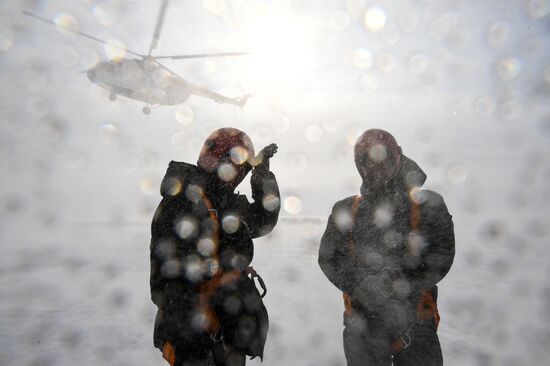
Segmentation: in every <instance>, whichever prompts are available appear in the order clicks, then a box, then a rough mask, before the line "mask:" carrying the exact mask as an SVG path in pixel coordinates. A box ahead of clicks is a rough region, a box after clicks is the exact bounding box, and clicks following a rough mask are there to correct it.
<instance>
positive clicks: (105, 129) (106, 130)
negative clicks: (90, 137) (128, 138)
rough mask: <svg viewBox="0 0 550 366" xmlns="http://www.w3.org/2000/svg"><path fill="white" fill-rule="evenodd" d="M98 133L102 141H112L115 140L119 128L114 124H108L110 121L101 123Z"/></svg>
mask: <svg viewBox="0 0 550 366" xmlns="http://www.w3.org/2000/svg"><path fill="white" fill-rule="evenodd" d="M99 133H100V136H101V138H102V139H103V140H104V141H109V142H110V141H113V140H116V139H117V138H118V137H119V135H120V131H119V129H118V128H117V127H116V126H115V125H113V124H110V123H106V124H104V125H102V126H101V127H100V128H99Z"/></svg>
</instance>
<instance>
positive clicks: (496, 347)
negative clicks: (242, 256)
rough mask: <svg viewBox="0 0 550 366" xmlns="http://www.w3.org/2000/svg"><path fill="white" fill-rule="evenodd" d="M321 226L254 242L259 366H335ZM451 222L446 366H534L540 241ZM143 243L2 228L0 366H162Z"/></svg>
mask: <svg viewBox="0 0 550 366" xmlns="http://www.w3.org/2000/svg"><path fill="white" fill-rule="evenodd" d="M324 224H325V221H324V220H322V219H318V218H312V219H301V220H300V219H295V218H289V217H284V218H282V219H281V222H280V223H279V225H278V226H277V227H276V229H275V230H274V232H273V233H272V234H270V235H269V236H268V237H265V238H262V239H259V240H257V241H256V257H255V259H254V261H253V264H254V267H255V268H256V270H257V271H258V272H259V273H260V274H261V275H262V277H263V278H264V280H265V282H266V283H267V286H268V295H267V297H266V298H265V303H266V306H267V308H268V310H269V314H270V321H271V325H270V331H269V335H268V342H267V346H266V352H265V358H264V364H265V365H266V366H268V365H297V366H299V365H304V366H309V365H330V366H332V365H334V366H336V365H344V364H345V359H344V354H343V348H342V330H343V326H342V310H343V305H342V301H341V294H340V293H339V292H338V290H337V289H336V288H334V287H332V285H331V284H330V283H329V282H328V281H327V280H326V279H325V277H324V275H323V274H322V272H321V271H320V269H319V267H318V265H317V251H318V247H319V239H320V235H321V234H322V231H323V230H324ZM455 225H456V229H457V256H456V260H455V263H454V266H453V268H452V270H451V272H450V273H449V275H448V276H447V277H446V278H445V279H444V280H443V281H442V282H441V284H440V300H439V307H440V313H441V316H442V322H441V326H440V331H439V336H440V340H441V343H442V348H443V352H444V357H445V361H446V365H450V366H459V365H520V364H524V365H526V364H544V362H545V359H546V358H547V346H548V342H549V340H550V333H549V331H548V327H546V325H547V324H548V306H549V305H550V298H549V293H548V289H547V287H543V286H541V285H542V284H541V283H540V282H541V281H543V282H544V281H547V278H548V274H549V272H548V266H547V264H546V263H545V262H546V261H547V259H548V258H547V257H548V256H547V253H548V250H547V248H546V247H545V245H546V244H547V243H546V241H545V240H544V239H543V238H537V237H536V236H535V237H533V238H530V239H529V241H528V242H523V243H520V242H517V241H515V240H512V238H506V239H505V238H503V237H500V235H501V234H502V233H500V232H499V231H498V230H496V229H495V231H494V232H491V233H489V234H488V235H489V237H487V238H486V240H485V241H481V240H480V239H476V238H477V237H478V234H477V233H475V232H473V229H472V228H475V227H476V225H474V224H473V223H472V222H471V221H469V220H467V219H455ZM15 229H18V230H15ZM539 229H540V230H544V228H539ZM4 230H5V229H4ZM535 235H536V234H535ZM31 238H33V240H30V239H31ZM148 240H149V227H148V225H147V224H146V223H145V224H56V225H53V226H46V227H35V228H28V227H18V226H17V225H16V226H15V227H12V228H11V230H9V231H8V233H6V231H4V234H3V236H2V243H3V244H4V245H3V248H2V252H3V253H2V257H1V259H0V268H1V272H0V273H1V276H0V295H1V299H2V301H1V302H0V304H1V305H0V322H1V324H2V327H1V328H0V349H1V353H0V354H1V357H0V364H2V365H3V366H19V365H33V366H34V365H36V366H38V365H42V366H44V365H46V366H47V365H70V364H78V365H83V366H84V365H128V364H133V365H162V364H164V361H163V360H162V359H161V355H160V352H158V351H157V350H156V349H155V348H153V346H152V326H153V320H154V314H155V307H154V305H153V304H152V303H151V302H150V300H149V286H148V278H149V272H148V271H149V263H148V261H149V259H148V255H149V252H148V245H149V243H148ZM510 253H514V257H513V258H511V257H510ZM546 286H548V284H547V283H546ZM545 288H546V290H544V289H545ZM250 364H259V361H256V360H254V361H252V362H250Z"/></svg>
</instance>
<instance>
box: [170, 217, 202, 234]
mask: <svg viewBox="0 0 550 366" xmlns="http://www.w3.org/2000/svg"><path fill="white" fill-rule="evenodd" d="M175 229H176V233H177V234H178V236H179V237H180V238H182V239H189V238H192V237H194V236H195V235H196V234H197V231H198V227H197V223H196V221H195V220H194V219H193V218H192V217H183V218H181V219H179V220H176V223H175Z"/></svg>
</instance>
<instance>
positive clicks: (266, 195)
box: [250, 169, 281, 238]
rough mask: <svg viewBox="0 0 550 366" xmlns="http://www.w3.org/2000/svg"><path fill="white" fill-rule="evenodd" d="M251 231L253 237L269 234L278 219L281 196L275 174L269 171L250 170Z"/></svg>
mask: <svg viewBox="0 0 550 366" xmlns="http://www.w3.org/2000/svg"><path fill="white" fill-rule="evenodd" d="M250 184H251V186H252V200H253V202H252V204H251V205H250V208H251V216H252V220H251V224H252V225H251V226H252V227H251V228H250V229H251V233H252V237H253V238H257V237H260V236H264V235H267V234H269V233H270V232H271V231H272V230H273V228H274V227H275V225H276V224H277V220H278V219H279V211H280V209H281V197H280V194H279V186H278V185H277V180H276V179H275V175H274V174H273V173H272V172H270V171H261V170H258V169H254V170H252V177H251V178H250Z"/></svg>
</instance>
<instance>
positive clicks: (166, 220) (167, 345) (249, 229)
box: [150, 128, 280, 366]
mask: <svg viewBox="0 0 550 366" xmlns="http://www.w3.org/2000/svg"><path fill="white" fill-rule="evenodd" d="M276 151H277V145H275V144H271V145H269V146H267V147H265V148H264V149H263V150H262V151H261V152H260V153H259V154H258V156H255V153H254V147H253V145H252V141H251V140H250V138H249V137H248V136H247V135H246V134H245V133H244V132H242V131H240V130H237V129H234V128H223V129H219V130H217V131H215V132H214V133H212V134H211V135H210V136H209V137H208V139H207V140H206V142H205V143H204V146H203V148H202V150H201V153H200V156H199V159H198V162H197V165H196V166H195V165H192V164H188V163H183V162H175V161H172V162H170V164H169V166H168V170H167V172H166V175H165V177H164V179H163V181H162V184H161V195H162V197H163V198H162V201H161V202H160V204H159V206H158V208H157V210H156V212H155V215H154V218H153V222H152V225H151V233H152V239H151V248H150V251H151V276H150V286H151V298H152V301H153V302H154V303H155V304H156V305H157V307H158V312H157V317H156V321H155V331H154V344H155V346H156V347H157V348H159V349H160V350H161V351H162V352H163V357H164V358H165V359H166V360H167V361H168V362H169V363H170V364H171V365H178V366H180V365H207V364H212V362H214V363H215V364H216V365H231V366H233V365H244V364H245V356H246V354H248V355H251V356H259V357H263V347H264V343H265V337H266V335H267V326H268V323H267V322H268V320H267V312H266V311H265V307H264V306H263V303H262V301H261V297H260V295H259V292H258V291H257V290H256V287H255V285H254V280H253V278H252V279H250V278H249V277H248V276H249V275H252V276H255V275H256V273H255V271H254V270H253V269H252V268H251V267H249V265H250V263H251V261H252V258H253V255H254V245H253V242H252V238H256V237H260V236H263V235H266V234H268V233H269V232H270V231H271V230H272V229H273V227H274V226H275V224H276V223H277V219H278V214H279V208H280V197H279V189H278V186H277V181H276V179H275V176H274V175H273V173H272V172H270V171H269V159H270V158H271V157H272V156H273V155H274V154H275V153H276ZM250 171H252V177H251V180H250V181H251V186H252V199H253V202H252V203H249V201H248V199H247V198H246V196H244V195H240V194H238V193H234V190H235V188H236V187H237V185H238V184H239V183H240V182H241V181H242V180H243V179H244V178H245V176H246V175H247V174H248V172H250ZM262 282H263V281H262Z"/></svg>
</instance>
